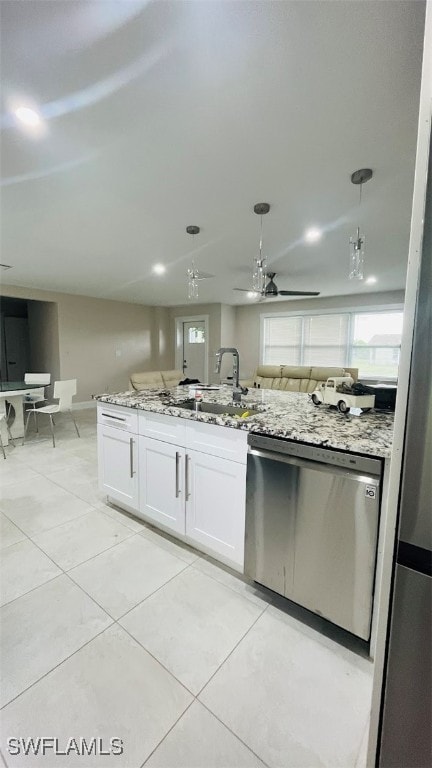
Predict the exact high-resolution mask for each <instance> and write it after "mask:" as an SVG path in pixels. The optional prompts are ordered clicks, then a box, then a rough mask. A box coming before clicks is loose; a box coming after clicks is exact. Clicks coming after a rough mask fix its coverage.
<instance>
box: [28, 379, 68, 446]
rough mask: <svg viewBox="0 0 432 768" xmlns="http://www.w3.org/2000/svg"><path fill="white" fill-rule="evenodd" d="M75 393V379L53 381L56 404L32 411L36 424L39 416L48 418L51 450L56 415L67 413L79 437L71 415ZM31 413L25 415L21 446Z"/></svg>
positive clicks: (53, 440)
mask: <svg viewBox="0 0 432 768" xmlns="http://www.w3.org/2000/svg"><path fill="white" fill-rule="evenodd" d="M76 391H77V380H76V379H69V380H68V381H55V382H54V399H55V400H58V403H57V404H55V405H44V406H43V407H42V408H35V409H34V413H35V419H36V422H37V420H38V418H39V416H40V415H46V416H48V417H49V420H50V427H51V435H52V442H53V448H55V434H54V427H55V422H54V415H55V414H56V413H68V414H69V416H70V417H71V419H72V421H73V423H74V426H75V429H76V433H77V435H78V437H80V433H79V430H78V426H77V423H76V421H75V419H74V417H73V414H72V398H73V396H74V395H76ZM31 413H32V411H29V413H28V414H27V419H26V424H25V430H24V438H23V444H24V441H25V438H26V435H27V427H28V424H29V419H30V416H31Z"/></svg>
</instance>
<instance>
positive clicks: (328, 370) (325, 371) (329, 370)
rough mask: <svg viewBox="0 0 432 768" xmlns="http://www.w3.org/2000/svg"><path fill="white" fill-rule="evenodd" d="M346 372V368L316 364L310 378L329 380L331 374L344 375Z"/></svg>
mask: <svg viewBox="0 0 432 768" xmlns="http://www.w3.org/2000/svg"><path fill="white" fill-rule="evenodd" d="M344 374H345V368H337V367H332V366H327V367H324V366H322V367H321V366H316V367H314V368H312V369H311V372H310V376H309V378H310V379H315V381H327V379H328V378H330V376H343V375H344Z"/></svg>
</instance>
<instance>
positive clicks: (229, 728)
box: [196, 609, 271, 768]
mask: <svg viewBox="0 0 432 768" xmlns="http://www.w3.org/2000/svg"><path fill="white" fill-rule="evenodd" d="M265 610H266V609H265ZM224 663H225V662H224ZM221 666H222V665H221ZM209 682H210V681H209ZM196 701H197V702H198V703H199V704H201V706H202V707H204V709H206V710H207V712H209V713H210V714H211V715H213V717H214V718H215V719H216V720H217V721H218V722H219V723H220V724H221V725H223V727H224V728H226V729H227V731H229V732H230V733H232V735H233V736H235V738H236V739H238V741H240V743H241V744H243V745H244V746H245V747H246V748H247V749H248V750H249V752H252V754H253V755H255V757H256V758H258V760H259V761H260V762H261V763H262V764H263V765H264V766H265V768H271V767H270V766H269V765H268V763H266V762H265V760H263V758H262V757H260V755H258V753H257V752H255V751H254V750H253V749H252V747H250V746H249V744H247V743H246V742H245V741H243V739H242V738H241V736H239V735H238V733H236V732H235V731H233V730H232V728H231V727H230V726H229V725H227V724H226V723H224V721H223V720H221V718H220V717H219V716H218V715H216V714H215V713H214V712H212V710H211V709H210V707H208V706H207V704H204V702H203V701H201V699H198V697H197V699H196Z"/></svg>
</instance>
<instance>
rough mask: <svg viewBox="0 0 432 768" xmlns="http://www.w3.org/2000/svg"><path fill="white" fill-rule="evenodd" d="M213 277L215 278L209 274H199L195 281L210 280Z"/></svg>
mask: <svg viewBox="0 0 432 768" xmlns="http://www.w3.org/2000/svg"><path fill="white" fill-rule="evenodd" d="M211 277H214V275H209V274H207V272H197V274H196V275H195V280H209V279H210V278H211Z"/></svg>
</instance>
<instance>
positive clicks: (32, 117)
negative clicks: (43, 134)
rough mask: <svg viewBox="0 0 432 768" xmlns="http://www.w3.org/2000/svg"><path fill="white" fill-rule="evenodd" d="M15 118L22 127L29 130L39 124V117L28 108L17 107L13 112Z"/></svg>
mask: <svg viewBox="0 0 432 768" xmlns="http://www.w3.org/2000/svg"><path fill="white" fill-rule="evenodd" d="M15 117H17V118H18V120H19V121H20V123H24V125H28V126H29V127H30V128H34V127H35V126H36V125H39V123H40V122H41V116H40V115H39V114H38V113H37V112H36V111H35V110H34V109H31V108H30V107H18V109H16V110H15Z"/></svg>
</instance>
